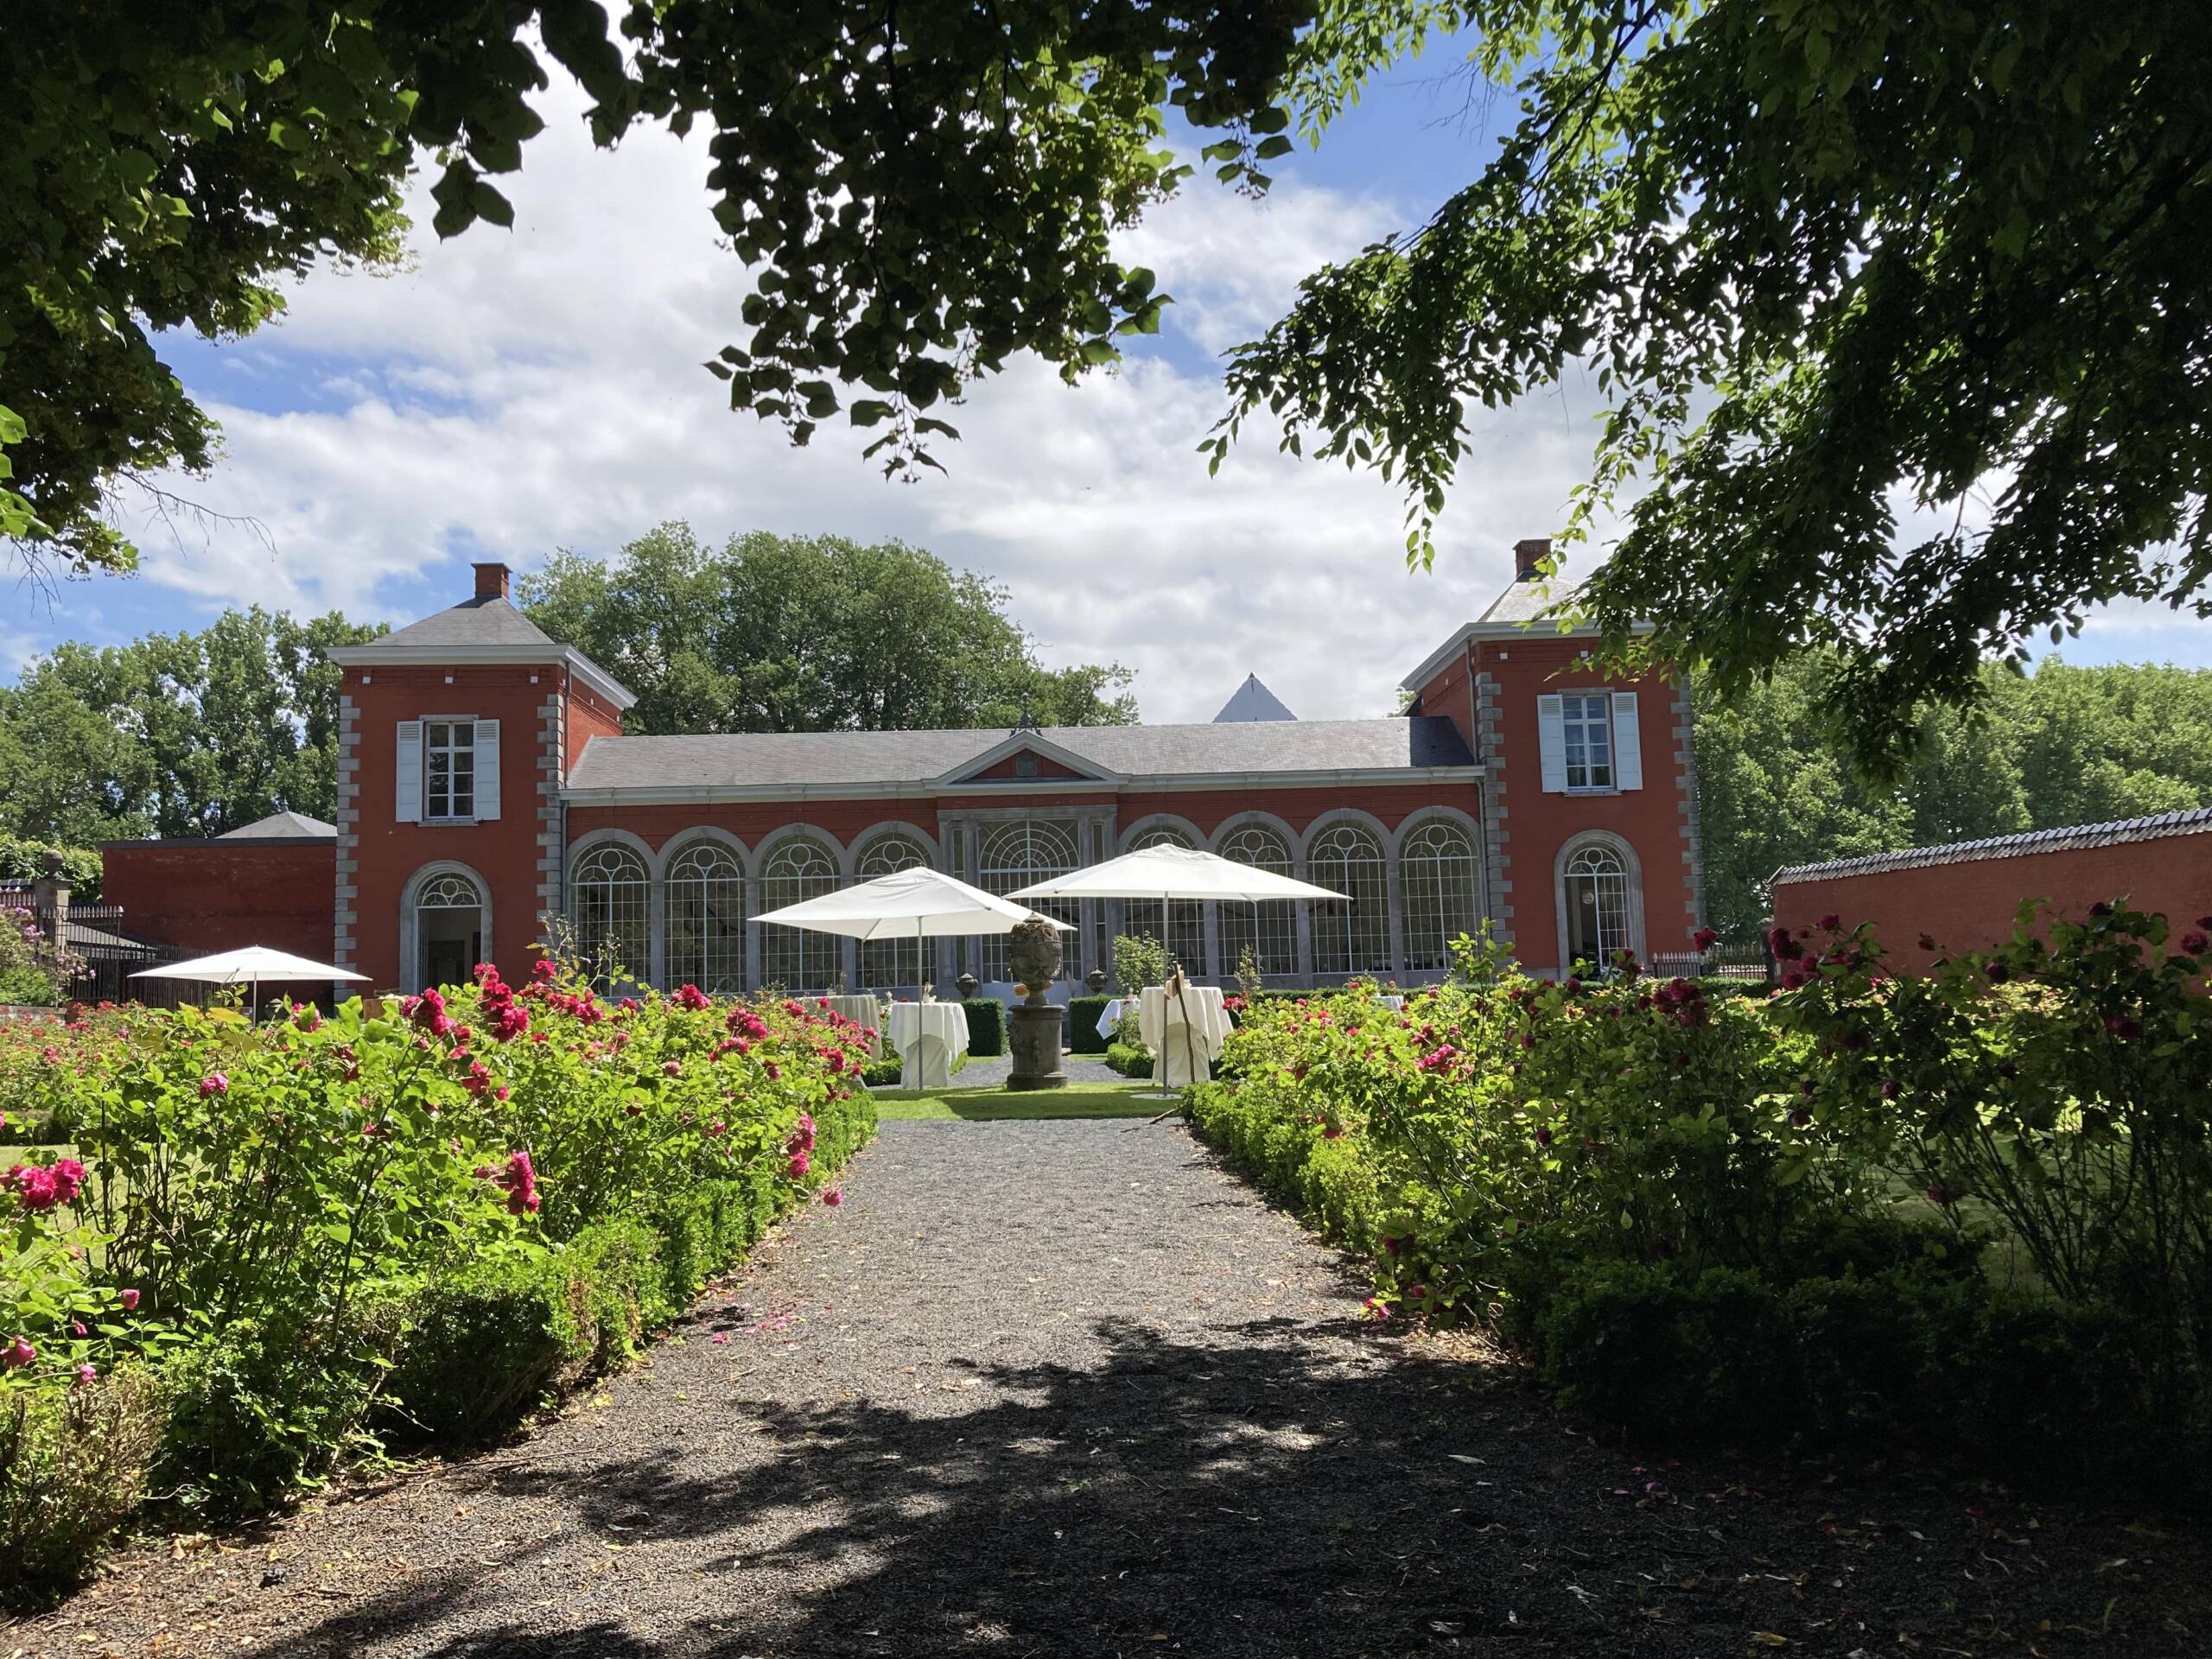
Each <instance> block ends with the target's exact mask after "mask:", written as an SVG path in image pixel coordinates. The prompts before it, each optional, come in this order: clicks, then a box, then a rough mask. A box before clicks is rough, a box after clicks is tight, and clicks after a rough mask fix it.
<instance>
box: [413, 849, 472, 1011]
mask: <svg viewBox="0 0 2212 1659" xmlns="http://www.w3.org/2000/svg"><path fill="white" fill-rule="evenodd" d="M408 909H409V914H408V917H407V923H408V925H409V927H410V928H411V929H412V934H411V937H412V938H413V941H414V943H413V945H412V946H411V950H412V956H413V960H412V961H411V962H410V963H408V968H407V971H408V972H409V974H410V976H411V977H410V981H409V982H410V984H411V985H416V986H423V985H459V984H462V983H465V982H467V978H468V976H469V974H470V972H471V970H473V969H474V968H475V966H476V964H477V963H479V962H480V961H482V960H483V957H484V919H485V918H484V890H483V889H482V888H481V887H478V886H477V885H476V881H475V879H474V877H472V876H469V875H467V874H463V873H461V871H458V870H441V871H439V872H438V873H437V874H434V875H428V876H425V877H423V880H421V881H420V882H419V883H417V884H416V887H415V892H414V897H413V899H411V900H410V902H409V906H408Z"/></svg>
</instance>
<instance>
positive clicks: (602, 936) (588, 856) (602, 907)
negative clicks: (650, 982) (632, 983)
mask: <svg viewBox="0 0 2212 1659" xmlns="http://www.w3.org/2000/svg"><path fill="white" fill-rule="evenodd" d="M569 915H570V919H571V920H573V921H574V922H575V927H576V950H577V951H578V953H579V954H580V955H581V956H582V957H583V960H584V962H585V963H586V964H587V965H588V967H589V968H590V969H591V970H592V974H593V976H594V978H596V979H598V980H599V981H600V982H601V983H603V984H604V983H612V982H614V981H616V980H620V979H636V980H647V979H650V978H651V977H652V967H653V965H652V962H651V961H650V960H649V959H648V958H649V957H650V956H651V954H652V887H651V883H650V880H649V878H648V877H647V875H646V873H645V860H644V859H642V858H640V857H639V856H638V854H637V851H636V849H633V848H629V847H626V846H624V845H622V844H621V843H620V842H611V841H610V842H601V843H600V844H599V845H598V846H596V847H593V848H589V849H586V850H585V851H584V852H583V854H582V855H580V856H579V857H578V858H577V860H576V864H575V873H574V874H572V875H571V876H570V877H569Z"/></svg>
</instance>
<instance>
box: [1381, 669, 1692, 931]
mask: <svg viewBox="0 0 2212 1659" xmlns="http://www.w3.org/2000/svg"><path fill="white" fill-rule="evenodd" d="M1585 648H1586V642H1581V641H1576V640H1573V639H1560V638H1558V637H1550V638H1547V637H1546V636H1544V635H1543V634H1541V633H1535V632H1531V633H1530V634H1529V636H1528V637H1526V638H1525V639H1519V638H1516V639H1510V640H1506V641H1503V642H1499V641H1496V640H1486V641H1484V642H1483V643H1481V644H1479V645H1477V646H1476V648H1475V651H1476V656H1475V664H1476V669H1477V671H1478V672H1479V673H1487V674H1489V675H1490V676H1491V677H1492V679H1494V680H1495V681H1496V682H1497V692H1496V696H1497V715H1498V740H1497V747H1496V750H1495V752H1494V753H1492V754H1491V755H1490V756H1488V757H1486V758H1487V759H1488V760H1490V761H1491V763H1492V767H1493V772H1494V774H1495V779H1494V785H1493V786H1495V785H1497V784H1502V785H1503V796H1502V798H1501V804H1502V805H1503V808H1504V830H1505V836H1504V845H1503V849H1502V850H1503V854H1504V859H1505V867H1506V879H1507V880H1509V881H1510V882H1511V884H1512V890H1511V892H1510V893H1507V894H1506V895H1505V899H1506V902H1508V903H1510V905H1511V906H1512V909H1513V914H1512V916H1511V918H1510V920H1508V921H1507V923H1506V924H1505V925H1504V926H1503V929H1502V930H1501V931H1503V932H1504V933H1505V934H1507V935H1508V936H1510V938H1512V940H1513V942H1514V946H1515V952H1516V955H1517V956H1518V957H1520V959H1521V960H1522V962H1523V963H1526V964H1527V965H1528V966H1529V967H1530V968H1533V969H1549V968H1554V967H1557V966H1559V965H1560V957H1561V956H1562V955H1563V954H1564V951H1563V950H1562V947H1561V943H1560V937H1559V922H1558V906H1557V904H1556V900H1555V883H1554V868H1555V866H1556V863H1557V861H1558V858H1559V854H1560V849H1561V848H1562V847H1564V846H1565V845H1566V844H1567V842H1568V841H1569V840H1570V839H1571V838H1573V836H1576V835H1578V834H1580V833H1582V832H1583V831H1586V830H1591V829H1605V830H1610V831H1611V832H1612V833H1613V834H1614V835H1617V836H1620V838H1621V839H1622V840H1624V841H1625V842H1628V844H1629V845H1630V847H1631V848H1633V849H1635V852H1636V856H1637V864H1638V866H1639V867H1640V868H1641V869H1642V871H1643V918H1644V947H1645V949H1646V950H1647V951H1649V952H1651V953H1655V954H1656V953H1672V952H1676V951H1686V950H1689V949H1690V935H1691V934H1692V933H1693V932H1694V931H1696V930H1697V929H1698V928H1699V927H1700V926H1701V925H1703V924H1704V919H1705V918H1703V917H1702V916H1701V915H1700V914H1699V912H1698V902H1697V893H1696V888H1695V886H1694V882H1693V880H1692V879H1691V869H1690V866H1689V865H1688V862H1687V861H1685V859H1684V852H1685V849H1686V848H1687V845H1688V843H1687V842H1685V841H1684V840H1683V836H1682V823H1683V814H1684V811H1685V809H1686V807H1687V805H1688V803H1687V802H1686V800H1685V798H1684V791H1683V789H1682V787H1681V784H1680V782H1679V772H1678V768H1677V766H1676V762H1675V722H1676V721H1677V719H1678V718H1679V716H1678V715H1676V714H1675V695H1676V686H1675V682H1674V681H1673V680H1672V679H1671V678H1669V677H1665V676H1662V675H1656V674H1655V675H1649V676H1646V677H1643V678H1642V679H1637V680H1611V679H1608V678H1607V677H1605V675H1603V674H1600V673H1596V672H1593V671H1591V670H1589V669H1588V668H1586V667H1582V666H1580V657H1581V654H1582V652H1583V651H1584V649H1585ZM1598 688H1603V689H1605V690H1614V691H1633V692H1635V693H1636V694H1637V726H1638V728H1639V732H1640V734H1641V741H1642V748H1643V788H1642V789H1639V790H1630V791H1624V792H1622V793H1620V794H1617V795H1564V794H1562V795H1548V794H1546V793H1545V792H1544V790H1543V774H1542V770H1541V765H1540V761H1539V758H1538V752H1537V735H1536V699H1537V698H1538V697H1540V696H1544V695H1546V694H1548V693H1550V692H1554V691H1576V690H1593V689H1598ZM1426 706H1427V705H1426V701H1424V707H1426ZM1438 712H1442V711H1441V710H1439V711H1438Z"/></svg>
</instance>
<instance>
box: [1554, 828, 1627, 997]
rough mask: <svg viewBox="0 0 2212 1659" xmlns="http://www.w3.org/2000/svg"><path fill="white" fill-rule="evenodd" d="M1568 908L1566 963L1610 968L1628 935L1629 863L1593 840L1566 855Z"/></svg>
mask: <svg viewBox="0 0 2212 1659" xmlns="http://www.w3.org/2000/svg"><path fill="white" fill-rule="evenodd" d="M1560 880H1561V881H1562V883H1563V884H1564V886H1565V889H1566V890H1565V892H1564V893H1563V894H1562V895H1561V897H1562V899H1563V900H1564V908H1565V909H1566V912H1567V938H1566V940H1565V942H1564V943H1565V944H1566V946H1567V963H1566V965H1567V966H1569V967H1572V966H1573V965H1574V964H1576V963H1583V964H1586V966H1588V967H1591V968H1595V969H1604V968H1607V967H1610V966H1611V963H1612V960H1613V957H1614V955H1615V953H1616V952H1618V951H1622V950H1628V949H1630V940H1629V892H1628V866H1627V865H1626V864H1624V862H1623V861H1622V860H1621V855H1619V854H1618V853H1617V852H1615V851H1614V850H1613V849H1611V848H1610V847H1606V846H1601V845H1594V844H1593V845H1591V846H1586V847H1581V848H1578V849H1576V850H1575V851H1574V852H1573V853H1572V854H1571V855H1568V858H1567V868H1565V870H1563V871H1562V872H1561V874H1560Z"/></svg>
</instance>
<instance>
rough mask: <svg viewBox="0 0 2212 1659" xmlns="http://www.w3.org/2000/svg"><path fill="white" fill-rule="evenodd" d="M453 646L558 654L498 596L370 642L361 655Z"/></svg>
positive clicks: (542, 634) (474, 601)
mask: <svg viewBox="0 0 2212 1659" xmlns="http://www.w3.org/2000/svg"><path fill="white" fill-rule="evenodd" d="M455 645H543V646H546V647H547V648H548V649H550V650H552V651H558V650H560V648H561V647H560V645H559V644H558V642H556V640H555V639H552V638H551V637H550V635H549V634H547V633H546V632H545V631H544V630H543V629H542V628H540V627H539V626H537V624H536V623H535V622H533V621H531V620H530V619H529V618H528V617H526V616H524V614H523V613H521V612H520V611H518V610H517V609H516V608H515V607H513V605H512V604H511V603H509V602H508V601H506V600H504V599H501V598H499V597H497V596H491V597H485V598H479V599H468V600H463V601H461V603H460V604H458V605H456V606H454V607H453V608H452V609H451V610H447V611H440V612H438V613H437V614H435V616H426V617H424V618H423V620H421V621H420V622H410V623H409V624H408V625H407V626H405V627H404V628H400V629H397V630H395V631H394V632H391V633H387V634H385V635H382V636H381V637H379V638H378V639H372V640H370V641H369V642H368V644H367V645H363V646H361V647H359V649H361V650H363V651H421V650H425V649H429V650H439V651H443V650H449V649H451V648H452V647H454V646H455Z"/></svg>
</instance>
